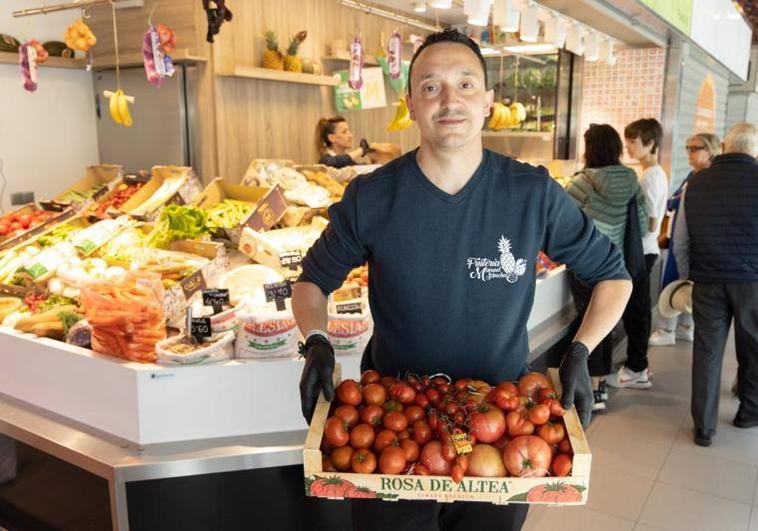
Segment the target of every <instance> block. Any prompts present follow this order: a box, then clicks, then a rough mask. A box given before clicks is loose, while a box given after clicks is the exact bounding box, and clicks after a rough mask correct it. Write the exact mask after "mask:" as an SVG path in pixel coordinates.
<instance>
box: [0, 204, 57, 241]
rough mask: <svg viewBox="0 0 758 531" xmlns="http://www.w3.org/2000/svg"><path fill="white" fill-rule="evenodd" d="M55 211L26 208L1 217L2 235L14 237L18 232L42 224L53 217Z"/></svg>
mask: <svg viewBox="0 0 758 531" xmlns="http://www.w3.org/2000/svg"><path fill="white" fill-rule="evenodd" d="M54 215H55V213H53V212H48V211H47V210H37V209H31V210H29V209H24V210H22V211H20V212H14V213H13V214H8V215H7V216H3V217H2V218H0V236H2V237H4V238H12V237H13V236H16V235H17V234H19V233H21V232H24V231H25V230H28V229H31V228H33V227H36V226H37V225H40V224H42V223H44V222H45V221H47V220H48V219H50V218H51V217H53V216H54Z"/></svg>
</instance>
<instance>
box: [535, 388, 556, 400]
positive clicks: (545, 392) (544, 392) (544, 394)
mask: <svg viewBox="0 0 758 531" xmlns="http://www.w3.org/2000/svg"><path fill="white" fill-rule="evenodd" d="M549 398H558V393H556V392H555V389H552V388H546V389H540V392H539V393H537V401H538V402H540V403H542V402H544V401H545V400H547V399H549Z"/></svg>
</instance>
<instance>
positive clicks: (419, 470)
mask: <svg viewBox="0 0 758 531" xmlns="http://www.w3.org/2000/svg"><path fill="white" fill-rule="evenodd" d="M413 473H414V474H416V475H417V476H428V475H429V469H428V468H426V467H425V466H424V465H416V467H415V468H414V469H413Z"/></svg>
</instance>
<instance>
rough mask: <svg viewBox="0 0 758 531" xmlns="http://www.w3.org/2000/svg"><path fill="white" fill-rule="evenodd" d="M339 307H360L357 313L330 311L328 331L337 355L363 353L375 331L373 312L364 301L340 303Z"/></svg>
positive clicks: (337, 305)
mask: <svg viewBox="0 0 758 531" xmlns="http://www.w3.org/2000/svg"><path fill="white" fill-rule="evenodd" d="M335 306H336V307H337V309H339V308H345V307H350V306H355V307H360V308H361V309H360V311H358V312H357V313H337V312H336V311H334V312H332V311H330V312H329V323H328V325H327V333H328V334H329V341H331V343H332V348H334V354H335V355H341V354H342V355H348V354H363V350H364V349H365V348H366V345H367V344H368V342H369V339H371V334H373V333H374V322H373V320H372V319H371V312H370V311H369V310H368V308H367V305H366V304H365V303H364V302H363V301H350V302H345V303H338V304H336V305H335Z"/></svg>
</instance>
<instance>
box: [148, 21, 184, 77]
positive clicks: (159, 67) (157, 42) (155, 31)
mask: <svg viewBox="0 0 758 531" xmlns="http://www.w3.org/2000/svg"><path fill="white" fill-rule="evenodd" d="M151 18H152V17H151ZM148 22H149V21H148ZM175 47H176V35H174V32H173V31H172V30H171V28H169V27H168V26H166V25H164V24H158V25H157V26H153V25H152V24H150V27H149V28H148V30H147V31H146V32H145V36H144V38H143V40H142V58H143V60H144V63H145V74H146V75H147V81H148V82H149V83H150V84H151V85H153V86H155V87H160V86H161V85H162V84H163V82H164V81H165V80H166V78H167V77H171V76H173V75H174V71H175V70H174V62H173V60H172V59H171V57H170V56H169V55H168V54H169V53H171V52H172V51H173V50H174V48H175Z"/></svg>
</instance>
